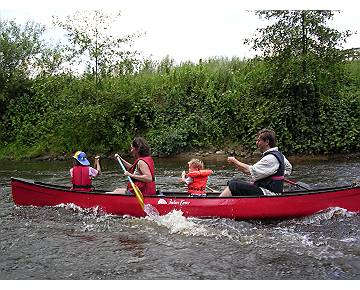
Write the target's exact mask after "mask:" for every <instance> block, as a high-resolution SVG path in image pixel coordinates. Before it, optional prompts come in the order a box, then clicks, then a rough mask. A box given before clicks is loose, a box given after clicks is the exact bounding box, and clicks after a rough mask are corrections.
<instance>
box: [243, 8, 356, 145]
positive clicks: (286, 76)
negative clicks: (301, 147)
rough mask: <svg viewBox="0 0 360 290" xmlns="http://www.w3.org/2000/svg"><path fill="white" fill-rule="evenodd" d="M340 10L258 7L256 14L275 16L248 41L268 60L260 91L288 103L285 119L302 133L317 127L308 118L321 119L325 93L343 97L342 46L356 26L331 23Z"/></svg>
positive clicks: (296, 133)
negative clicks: (344, 28)
mask: <svg viewBox="0 0 360 290" xmlns="http://www.w3.org/2000/svg"><path fill="white" fill-rule="evenodd" d="M335 12H336V11H329V10H316V11H314V10H306V11H300V10H290V11H289V10H281V11H277V10H276V11H272V10H271V11H256V12H255V14H256V15H258V16H259V17H264V18H265V19H267V20H269V21H272V22H271V24H270V25H268V26H266V27H265V28H259V29H257V35H256V36H255V37H254V38H253V39H247V40H246V41H245V42H246V43H252V44H253V49H255V50H256V51H260V57H258V58H257V59H258V60H260V61H263V62H264V63H265V65H266V73H265V74H264V75H265V77H264V79H263V84H262V86H260V88H261V91H260V92H258V93H259V94H260V95H262V96H265V97H267V98H272V99H273V100H274V101H277V102H278V105H279V106H281V107H283V108H284V110H283V111H284V119H285V121H284V122H283V124H284V123H286V124H287V126H288V129H289V131H290V132H292V133H293V134H294V135H298V136H297V138H301V137H300V136H305V137H303V138H308V137H307V136H306V135H307V134H308V133H310V132H312V130H313V128H308V127H307V125H306V124H311V123H314V122H316V120H317V118H318V115H319V108H320V107H321V99H322V98H337V97H339V93H340V90H341V88H342V83H343V81H344V79H345V78H346V75H345V70H344V61H345V60H346V55H345V53H344V52H343V50H342V49H341V48H342V44H343V43H344V42H345V41H346V38H347V37H348V36H350V35H351V32H350V31H345V32H339V31H337V30H336V29H333V28H331V27H329V26H327V21H328V20H331V19H333V16H334V13H335Z"/></svg>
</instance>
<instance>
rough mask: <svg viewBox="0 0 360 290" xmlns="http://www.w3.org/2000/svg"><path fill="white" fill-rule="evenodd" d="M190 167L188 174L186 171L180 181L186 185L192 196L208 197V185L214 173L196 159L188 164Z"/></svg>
mask: <svg viewBox="0 0 360 290" xmlns="http://www.w3.org/2000/svg"><path fill="white" fill-rule="evenodd" d="M188 166H189V171H188V173H185V170H184V171H183V172H182V174H181V179H180V180H181V181H183V182H185V183H186V185H187V191H188V193H190V195H191V196H206V184H207V181H208V178H209V175H211V174H212V173H213V171H212V170H210V169H204V163H203V162H202V161H201V160H199V159H195V158H193V159H191V160H190V161H189V162H188Z"/></svg>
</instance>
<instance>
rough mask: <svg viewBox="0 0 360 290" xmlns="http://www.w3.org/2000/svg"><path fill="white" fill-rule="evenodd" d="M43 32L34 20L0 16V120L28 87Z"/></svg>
mask: <svg viewBox="0 0 360 290" xmlns="http://www.w3.org/2000/svg"><path fill="white" fill-rule="evenodd" d="M44 31H45V27H44V26H42V25H40V24H38V23H35V22H26V23H25V24H24V25H23V26H22V25H18V24H17V23H16V22H15V21H13V20H10V21H8V20H1V19H0V121H4V118H5V112H6V108H7V107H8V105H9V103H10V102H11V101H14V100H16V99H17V98H18V97H19V96H21V95H23V94H26V93H27V92H28V90H29V86H28V82H29V76H31V75H34V74H36V72H37V64H38V63H39V62H40V60H41V59H42V58H43V56H42V52H43V49H44V44H43V41H42V39H41V37H42V35H43V33H44ZM0 131H2V130H1V128H0ZM0 137H1V136H0Z"/></svg>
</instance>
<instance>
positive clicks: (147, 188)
mask: <svg viewBox="0 0 360 290" xmlns="http://www.w3.org/2000/svg"><path fill="white" fill-rule="evenodd" d="M140 160H142V161H144V162H145V163H146V164H147V165H148V166H149V169H150V173H151V176H152V181H151V182H142V181H138V180H136V177H134V178H132V180H133V182H134V183H135V185H136V186H137V187H138V188H139V189H140V191H141V193H142V194H143V195H155V194H156V185H155V166H154V160H153V159H152V157H151V156H144V157H139V158H138V159H136V160H135V162H134V163H133V165H131V167H130V169H129V170H128V171H129V172H130V173H134V172H135V169H136V166H137V164H138V162H139V161H140ZM127 189H128V190H129V191H130V192H132V193H133V192H134V190H133V188H132V186H131V183H130V182H128V184H127Z"/></svg>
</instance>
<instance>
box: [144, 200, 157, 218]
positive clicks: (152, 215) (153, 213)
mask: <svg viewBox="0 0 360 290" xmlns="http://www.w3.org/2000/svg"><path fill="white" fill-rule="evenodd" d="M144 211H145V212H146V214H147V215H148V216H149V217H150V218H151V219H156V218H157V217H159V216H160V214H159V212H158V210H157V209H156V208H155V207H154V206H152V205H151V204H145V205H144Z"/></svg>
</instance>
